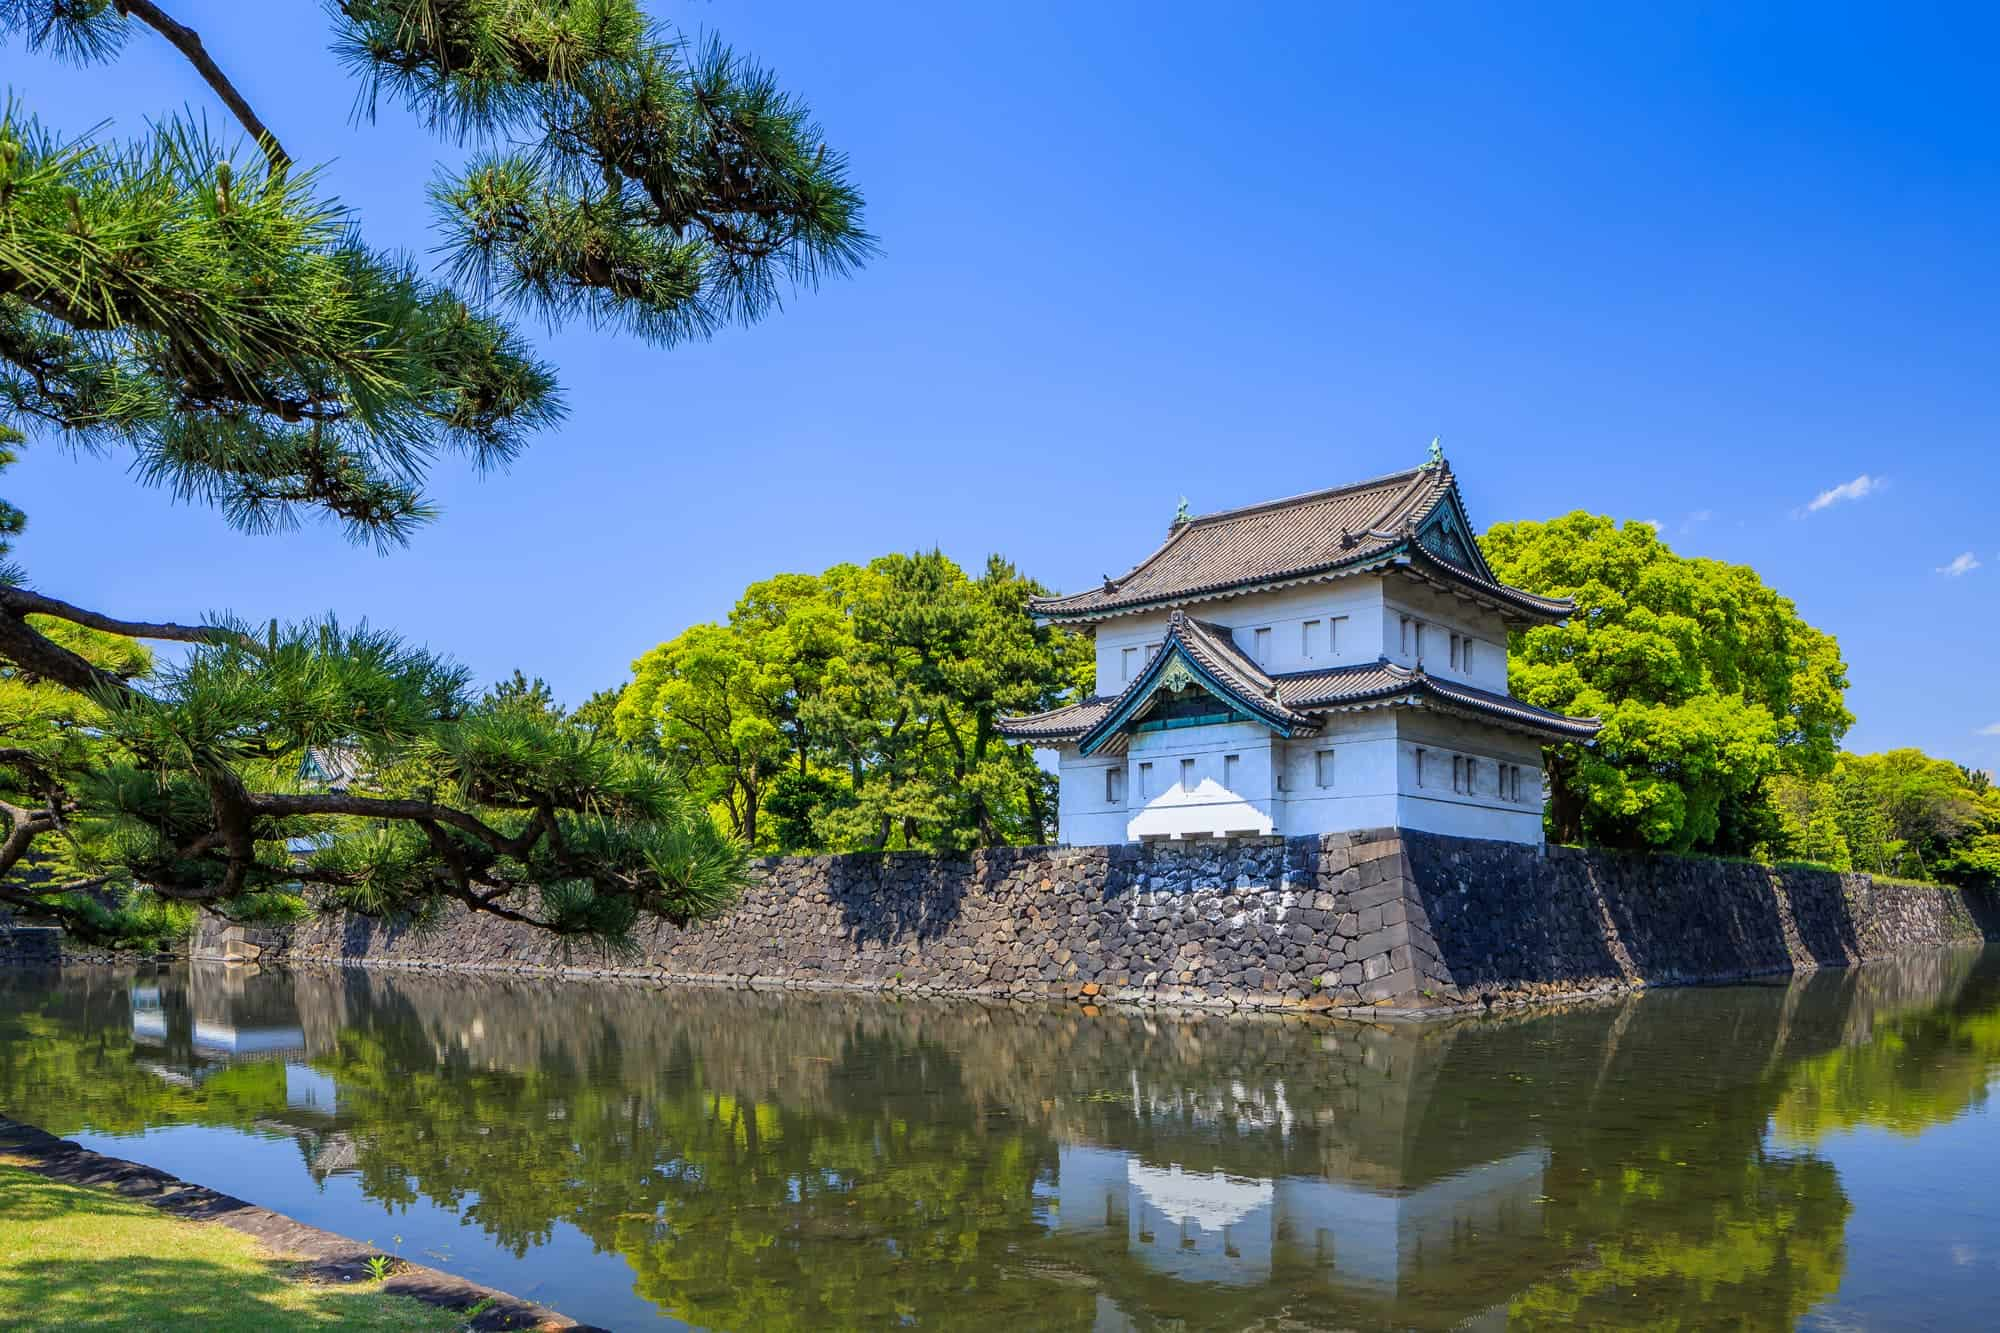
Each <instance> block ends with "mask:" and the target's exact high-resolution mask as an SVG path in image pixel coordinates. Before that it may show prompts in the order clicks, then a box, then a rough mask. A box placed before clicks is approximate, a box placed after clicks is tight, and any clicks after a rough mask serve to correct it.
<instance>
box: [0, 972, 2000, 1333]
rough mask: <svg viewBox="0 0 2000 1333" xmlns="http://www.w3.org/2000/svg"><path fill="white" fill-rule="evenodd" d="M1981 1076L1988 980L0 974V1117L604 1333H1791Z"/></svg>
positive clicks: (1995, 1038) (1996, 1031)
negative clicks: (1273, 1008) (1204, 993)
mask: <svg viewBox="0 0 2000 1333" xmlns="http://www.w3.org/2000/svg"><path fill="white" fill-rule="evenodd" d="M1996 1067H2000V953H1995V952H1988V953H1985V954H1979V953H1968V952H1955V953H1937V954H1931V955H1925V956H1921V957H1916V958H1912V959H1908V960H1904V961H1902V962H1899V963H1896V964H1891V965H1874V966H1869V967H1862V968H1853V969H1841V970H1829V971H1825V972H1821V973H1818V974H1815V975H1813V976H1810V977H1807V978H1804V979H1800V980H1795V981H1792V982H1789V983H1786V984H1771V985H1762V986H1740V987H1731V988H1726V989H1713V990H1681V991H1664V992H1655V993H1651V994H1648V995H1645V996H1642V997H1635V998H1629V999H1626V1000H1623V1001H1619V1002H1615V1003H1605V1004H1599V1005H1595V1006H1588V1007H1580V1008H1575V1009H1571V1010H1568V1011H1564V1012H1540V1013H1534V1014H1524V1015H1516V1016H1513V1017H1507V1018H1489V1019H1483V1020H1477V1021H1469V1022H1464V1023H1459V1024H1455V1025H1442V1026H1440V1025H1421V1026H1412V1025H1401V1024H1397V1025H1381V1026H1374V1025H1366V1024H1352V1023H1349V1024H1338V1023H1324V1022H1321V1023H1309V1022H1305V1021H1301V1020H1296V1019H1277V1018H1270V1019H1243V1018H1230V1017H1226V1016H1176V1017H1170V1016H1166V1015H1160V1014H1144V1015H1139V1014H1123V1013H1116V1012H1106V1013H1101V1014H1096V1015H1091V1014H1085V1013H1083V1012H1081V1011H1078V1010H1075V1009H1063V1008H1053V1007H1036V1006H1017V1005H977V1004H970V1003H943V1002H940V1003H889V1002H883V1001H880V1000H875V999H871V998H867V997H859V996H856V997H844V996H813V997H807V996H772V995H767V994H758V993H754V992H745V991H696V990H678V991H655V990H649V989H644V988H640V987H636V986H632V987H619V986H588V985H579V984H569V985H563V984H558V983H544V982H533V981H508V980H499V979H486V978H480V979H468V978H453V977H446V976H439V975H434V974H433V975H426V974H397V973H389V972H367V971H361V970H326V971H297V972H265V973H261V974H260V973H256V972H254V971H252V970H245V969H237V970H226V969H223V968H220V967H214V968H209V967H203V968H199V969H196V970H194V971H192V972H190V971H188V970H186V969H181V970H175V971H170V972H160V973H146V974H137V975H135V974H132V973H129V972H126V973H115V972H112V971H109V970H92V971H83V972H72V973H69V974H66V975H64V976H63V977H62V979H61V980H60V982H59V983H57V984H55V985H54V986H53V987H51V986H50V985H49V983H48V982H47V981H46V980H44V981H42V982H39V983H36V982H31V981H27V980H20V979H17V980H14V981H4V980H0V1110H5V1111H7V1112H9V1113H11V1114H14V1115H17V1116H20V1117H22V1118H24V1119H28V1120H32V1121H34V1122H36V1123H39V1124H42V1125H44V1126H45V1127H47V1128H50V1129H53V1130H55V1131H56V1132H58V1133H66V1134H67V1133H73V1132H76V1131H79V1130H84V1129H88V1130H91V1131H94V1132H97V1133H101V1134H102V1133H109V1134H119V1133H137V1132H139V1131H142V1130H157V1129H160V1128H162V1127H165V1126H174V1125H181V1126H205V1127H209V1132H210V1134H211V1139H212V1142H209V1141H205V1142H209V1146H208V1148H207V1149H206V1150H207V1151H209V1152H210V1153H211V1161H212V1168H211V1170H210V1172H209V1175H208V1176H207V1177H204V1176H203V1174H202V1172H201V1171H200V1170H199V1169H198V1168H185V1167H184V1168H183V1170H182V1173H183V1174H187V1175H190V1176H193V1177H194V1178H198V1179H203V1180H204V1183H210V1184H214V1185H217V1186H218V1187H221V1188H225V1189H229V1190H231V1191H233V1192H235V1193H239V1194H243V1195H245V1196H247V1197H251V1198H253V1199H254V1198H256V1197H257V1189H256V1182H255V1181H249V1182H245V1181H241V1180H237V1179H234V1178H225V1177H227V1176H228V1172H229V1171H230V1170H231V1169H232V1167H231V1161H232V1156H233V1154H235V1153H236V1151H237V1149H236V1148H235V1147H234V1146H233V1145H238V1144H241V1143H242V1142H243V1136H244V1135H246V1134H248V1135H255V1136H259V1137H262V1138H264V1139H265V1140H276V1141H280V1142H289V1143H290V1144H291V1145H293V1147H294V1148H295V1157H294V1161H295V1163H296V1165H295V1166H294V1167H293V1168H291V1169H292V1170H294V1171H295V1172H296V1173H298V1174H299V1175H300V1176H301V1177H305V1178H309V1179H310V1180H311V1181H312V1182H316V1183H317V1185H318V1186H319V1187H321V1188H323V1187H324V1186H325V1184H326V1183H327V1182H344V1183H345V1185H346V1186H347V1187H351V1188H352V1190H354V1191H355V1192H356V1195H357V1197H358V1198H360V1199H361V1200H363V1201H364V1202H365V1203H366V1205H367V1206H368V1207H370V1208H374V1209H377V1210H381V1211H380V1212H379V1214H378V1215H379V1216H380V1217H381V1218H382V1221H381V1223H380V1224H379V1225H381V1226H383V1227H384V1228H385V1229H386V1228H387V1227H388V1226H390V1225H392V1223H391V1222H390V1220H389V1219H390V1217H391V1216H392V1215H393V1216H394V1217H396V1218H398V1219H408V1218H413V1217H415V1216H416V1213H415V1212H405V1211H397V1210H418V1211H421V1210H422V1209H425V1208H430V1209H436V1210H439V1213H440V1215H441V1216H443V1217H446V1218H449V1219H451V1221H452V1224H453V1225H454V1226H455V1227H456V1229H457V1231H458V1232H459V1233H461V1234H463V1235H466V1236H470V1237H473V1238H476V1239H475V1240H467V1241H464V1242H462V1244H463V1245H464V1246H465V1247H466V1252H468V1253H470V1252H472V1251H474V1250H477V1252H478V1255H479V1258H480V1262H481V1263H483V1264H484V1265H485V1267H484V1268H483V1269H482V1270H481V1271H480V1273H479V1274H478V1275H479V1276H480V1277H481V1278H482V1280H486V1281H492V1282H496V1283H497V1284H499V1285H502V1286H508V1287H511V1288H513V1289H515V1290H527V1289H530V1288H532V1289H533V1291H534V1294H535V1295H536V1296H537V1297H538V1298H540V1299H544V1300H547V1301H549V1302H550V1303H552V1304H555V1305H556V1306H557V1307H558V1308H561V1309H564V1310H565V1311H566V1312H568V1313H570V1314H573V1315H576V1316H577V1317H580V1318H586V1319H595V1320H598V1321H601V1322H607V1323H613V1324H617V1325H619V1326H625V1325H628V1324H630V1323H631V1322H633V1320H634V1319H635V1318H637V1317H640V1316H641V1315H650V1314H655V1313H656V1314H659V1315H663V1316H671V1317H674V1318H678V1319H680V1320H683V1321H686V1322H687V1323H690V1324H695V1325H700V1326H705V1327H711V1328H735V1329H784V1328H814V1329H823V1328H880V1327H887V1326H892V1325H897V1324H909V1325H913V1326H918V1327H925V1328H991V1327H1000V1326H1007V1325H1009V1324H1012V1325H1014V1326H1018V1327H1021V1328H1079V1329H1096V1330H1107V1331H1110V1330H1126V1329H1147V1330H1151V1329H1168V1328H1172V1329H1237V1328H1245V1327H1261V1328H1272V1329H1278V1328H1318V1327H1327V1326H1351V1327H1380V1326H1397V1327H1418V1328H1453V1327H1480V1328H1484V1327H1493V1328H1501V1327H1526V1328H1533V1327H1543V1326H1555V1325H1570V1324H1576V1323H1583V1324H1591V1325H1600V1326H1621V1325H1629V1324H1637V1323H1647V1322H1653V1321H1659V1320H1667V1321H1672V1320H1674V1319H1677V1318H1678V1319H1682V1320H1683V1321H1687V1322H1694V1323H1703V1324H1706V1323H1718V1322H1719V1323H1729V1324H1734V1325H1739V1326H1748V1327H1770V1328H1778V1327H1789V1326H1791V1325H1792V1324H1793V1323H1794V1322H1796V1321H1797V1320H1798V1319H1799V1318H1800V1317H1801V1316H1802V1315H1804V1314H1805V1313H1806V1312H1807V1311H1809V1310H1810V1309H1812V1307H1814V1306H1815V1305H1816V1304H1818V1303H1820V1302H1823V1301H1825V1300H1826V1299H1827V1298H1828V1297H1830V1296H1831V1295H1832V1294H1833V1292H1834V1291H1835V1290H1836V1288H1837V1287H1838V1286H1839V1285H1840V1283H1841V1280H1842V1274H1843V1271H1844V1269H1845V1266H1846V1263H1847V1254H1846V1248H1845V1246H1846V1232H1847V1226H1848V1219H1849V1214H1850V1211H1851V1207H1852V1205H1851V1204H1850V1200H1849V1197H1848V1194H1847V1192H1846V1191H1845V1190H1844V1188H1843V1185H1842V1181H1841V1178H1840V1174H1839V1172H1838V1170H1837V1169H1836V1167H1835V1164H1834V1163H1833V1161H1832V1160H1830V1159H1829V1158H1828V1157H1826V1156H1825V1155H1823V1153H1822V1151H1821V1150H1820V1145H1821V1144H1822V1143H1823V1142H1824V1141H1825V1139H1826V1137H1827V1136H1828V1135H1830V1134H1833V1133H1837V1132H1840V1131H1843V1130H1845V1129H1848V1128H1851V1127H1853V1126H1855V1125H1859V1124H1886V1125H1888V1126H1890V1127H1891V1128H1894V1129H1896V1130H1898V1131H1899V1132H1901V1133H1905V1134H1912V1133H1917V1132H1920V1131H1921V1130H1922V1129H1923V1128H1924V1127H1925V1126H1927V1125H1934V1124H1941V1123H1944V1122H1946V1121H1949V1120H1951V1119H1953V1118H1954V1117H1957V1116H1959V1115H1962V1114H1963V1113H1965V1112H1966V1111H1967V1110H1968V1109H1969V1108H1971V1107H1974V1106H1976V1105H1978V1104H1980V1102H1981V1101H1982V1100H1983V1098H1984V1096H1985V1091H1986V1087H1987V1084H1988V1082H1989V1081H1990V1080H1991V1078H1992V1076H1993V1073H1994V1071H1995V1069H1996ZM145 1146H146V1145H145V1143H143V1142H141V1143H138V1144H128V1145H125V1146H124V1147H123V1148H122V1149H121V1150H122V1151H123V1152H124V1153H125V1155H128V1156H138V1157H140V1158H141V1159H142V1160H143V1159H144V1158H145ZM286 1197H287V1198H288V1199H292V1198H294V1197H295V1196H293V1195H287V1196H286ZM296 1197H302V1198H304V1199H305V1200H306V1204H307V1206H311V1200H312V1199H313V1198H316V1197H318V1196H316V1195H313V1194H311V1193H310V1192H307V1193H305V1194H303V1195H299V1196H296ZM264 1201H268V1202H271V1203H272V1205H273V1206H283V1203H282V1202H281V1201H279V1200H275V1199H272V1200H264ZM297 1206H298V1205H296V1204H294V1207H295V1208H296V1207H297ZM306 1220H308V1221H314V1220H318V1221H321V1222H322V1224H329V1225H330V1224H332V1223H333V1222H334V1221H337V1219H330V1218H314V1217H312V1216H307V1217H306ZM393 1225H397V1226H405V1225H409V1226H414V1225H415V1223H414V1222H412V1221H404V1220H399V1221H396V1222H394V1223H393ZM337 1229H338V1228H337ZM349 1229H351V1227H350V1228H349ZM572 1234H575V1235H580V1236H581V1237H582V1238H583V1239H585V1240H586V1241H587V1245H583V1246H581V1247H579V1246H577V1245H574V1244H572V1245H570V1246H569V1247H568V1248H567V1249H560V1247H561V1246H562V1245H563V1244H564V1238H565V1237H568V1236H571V1235H572ZM1996 1240H2000V1237H1996ZM559 1252H560V1253H561V1254H562V1255H563V1256H564V1257H563V1258H562V1260H561V1261H560V1262H554V1261H552V1260H551V1258H550V1256H554V1255H556V1254H557V1253H559ZM510 1265H511V1266H510ZM444 1266H447V1267H449V1266H451V1265H450V1264H449V1263H447V1264H446V1265H444Z"/></svg>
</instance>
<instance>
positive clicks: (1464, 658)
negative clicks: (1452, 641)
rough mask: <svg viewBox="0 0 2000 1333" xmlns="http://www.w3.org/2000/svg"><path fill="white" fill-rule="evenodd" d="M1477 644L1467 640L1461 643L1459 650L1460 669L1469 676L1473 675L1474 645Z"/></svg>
mask: <svg viewBox="0 0 2000 1333" xmlns="http://www.w3.org/2000/svg"><path fill="white" fill-rule="evenodd" d="M1475 642H1476V640H1473V639H1466V640H1464V641H1463V642H1461V643H1460V645H1459V649H1458V668H1459V670H1461V671H1463V672H1464V673H1465V674H1466V675H1468V676H1469V675H1471V674H1472V645H1473V644H1474V643H1475Z"/></svg>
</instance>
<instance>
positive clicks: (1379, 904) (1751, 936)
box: [242, 830, 1993, 1009]
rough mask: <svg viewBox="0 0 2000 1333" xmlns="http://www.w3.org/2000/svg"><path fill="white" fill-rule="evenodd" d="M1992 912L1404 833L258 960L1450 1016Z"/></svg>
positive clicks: (1870, 951) (1943, 926) (943, 878)
mask: <svg viewBox="0 0 2000 1333" xmlns="http://www.w3.org/2000/svg"><path fill="white" fill-rule="evenodd" d="M1992 919H1993V918H1992V916H1991V914H1990V912H1989V911H1988V908H1987V905H1985V904H1982V903H1980V902H1978V901H1976V900H1974V899H1971V898H1969V897H1968V896H1966V895H1962V894H1959V893H1957V892H1955V891H1950V890H1944V889H1925V888H1909V887H1903V886H1895V885H1885V884H1876V883H1874V882H1873V881H1872V880H1870V879H1869V878H1868V877H1867V876H1865V875H1849V876H1837V875H1832V874H1825V873H1819V872H1811V871H1779V870H1773V869H1770V868H1768V867H1762V866H1755V865H1749V864H1740V863H1727V862H1718V861H1709V860H1699V859H1691V858H1676V857H1657V856H1636V855H1622V854H1614V853H1604V852H1584V851H1577V850H1574V849H1568V848H1554V849H1549V850H1547V851H1543V850H1541V849H1538V848H1534V847H1528V846H1522V845H1519V844H1515V843H1501V842H1485V841H1479V840H1473V839H1462V838H1446V837H1441V836H1438V835H1434V834H1423V833H1412V832H1407V831H1405V832H1400V833H1399V832H1398V831H1395V830H1388V831H1382V832H1374V833H1356V834H1329V835H1326V836H1324V837H1317V838H1293V839H1288V840H1279V839H1255V840H1244V841H1240V842H1233V843H1230V844H1226V845H1224V844H1206V845H1203V844H1196V845H1189V846H1179V847H1174V846H1119V847H1079V848H1001V849H996V850H992V851H986V852H980V853H975V854H973V855H971V856H966V857H945V856H930V855H924V854H920V853H903V854H894V855H887V856H868V855H850V856H835V857H813V858H798V859H772V860H767V861H764V862H761V863H759V866H758V880H757V883H756V884H755V885H754V886H753V887H752V888H751V889H750V890H749V891H748V892H747V893H746V894H745V895H744V897H743V899H742V900H741V901H740V902H739V903H738V904H737V905H736V906H735V907H734V908H733V909H732V910H730V911H729V912H727V913H725V914H724V915H723V916H721V917H720V918H718V919H716V920H714V921H712V922H709V923H706V924H704V925H701V926H698V927H695V928H693V929H691V930H686V931H682V930H676V929H675V928H673V927H672V926H669V925H667V924H665V923H663V922H649V923H647V924H645V925H644V926H642V928H641V929H640V931H639V932H638V935H637V940H636V946H637V947H636V950H635V952H634V953H632V954H631V955H628V956H624V957H617V958H610V959H606V958H604V957H602V956H599V955H596V954H594V953H590V952H588V951H584V950H574V951H572V949H571V947H570V946H566V945H565V944H564V943H563V942H561V941H559V940H555V939H553V938H550V937H548V936H545V935H541V934H538V933H537V932H535V931H533V930H529V929H524V928H521V927H517V926H513V925H509V924H508V923H506V922H503V921H499V920H497V919H493V918H490V917H483V916H469V915H467V914H465V913H463V912H454V913H452V914H451V915H449V916H448V917H447V919H446V921H445V922H444V924H443V925H442V926H441V927H440V928H438V929H436V930H434V931H431V932H427V933H423V934H418V933H415V932H412V931H409V930H406V929H403V928H401V927H396V926H384V925H380V924H377V923H373V922H369V921H365V920H360V919H349V918H326V919H322V920H319V921H315V922H311V923H308V924H306V925H304V926H301V927H298V928H296V929H293V930H291V931H288V932H255V931H253V932H249V936H250V939H249V947H248V948H247V949H244V950H242V951H243V952H245V953H247V954H248V955H249V956H252V957H254V956H257V954H258V953H260V952H262V953H266V954H268V955H269V956H273V957H280V956H289V957H293V958H302V959H303V958H312V959H326V960H344V961H359V962H367V963H375V964H390V965H400V966H417V967H448V968H475V969H482V970H501V971H514V972H527V973H570V972H581V973H586V974H616V975H631V976H639V977H645V978H653V979H659V980H668V981H707V982H722V983H730V984H750V985H757V986H767V985H768V986H785V987H804V988H818V989H862V990H888V991H903V992H915V993H920V994H972V995H989V996H990V995H1007V996H1047V995H1057V996H1062V997H1074V998H1083V999H1086V1000H1089V999H1096V998H1100V997H1101V998H1103V999H1107V1000H1115V1001H1129V1002H1145V1003H1168V1004H1182V1005H1206V1006H1233V1007H1260V1008H1278V1007H1296V1008H1303V1009H1325V1008H1350V1007H1360V1006H1370V1005H1383V1004H1386V1005H1394V1006H1401V1007H1405V1008H1426V1007H1442V1006H1449V1005H1453V1004H1468V1003H1477V1002H1486V1003H1492V1002H1496V1001H1511V1000H1515V999H1523V998H1541V997H1547V996H1551V995H1560V994H1573V993H1577V992H1581V991H1592V990H1599V989H1607V988H1624V987H1629V986H1632V985H1636V984H1642V983H1646V982H1653V983H1662V982H1666V983H1671V982H1688V981H1703V980H1717V979H1723V978H1731V977H1742V976H1750V975H1758V974H1765V973H1774V972H1789V971H1799V970H1807V969H1811V968H1813V967H1817V966H1822V965H1843V964H1846V963H1851V962H1856V961H1859V960H1861V959H1865V958H1874V957H1882V956H1886V955H1888V954H1891V953H1895V952H1898V951H1901V950H1906V949H1912V948H1920V947H1925V946H1934V945H1939V944H1944V943H1948V942H1952V941H1958V940H1976V939H1979V938H1980V937H1981V935H1982V921H1986V922H1991V921H1992Z"/></svg>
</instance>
